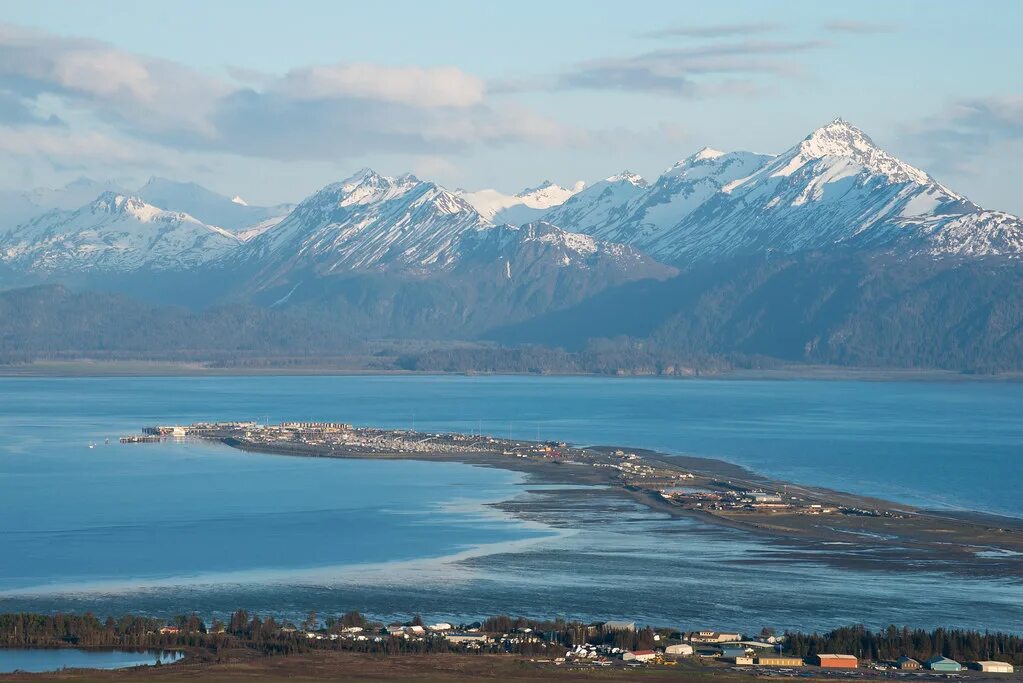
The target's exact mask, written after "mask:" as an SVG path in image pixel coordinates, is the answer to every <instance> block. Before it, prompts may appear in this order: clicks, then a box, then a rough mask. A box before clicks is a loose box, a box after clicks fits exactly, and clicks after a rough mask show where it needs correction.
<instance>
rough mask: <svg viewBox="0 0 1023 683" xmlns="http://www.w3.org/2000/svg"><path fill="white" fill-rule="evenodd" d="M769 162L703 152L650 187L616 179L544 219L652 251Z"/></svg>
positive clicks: (744, 154) (748, 154)
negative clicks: (705, 206)
mask: <svg viewBox="0 0 1023 683" xmlns="http://www.w3.org/2000/svg"><path fill="white" fill-rule="evenodd" d="M770 159H771V157H770V156H768V155H764V154H753V153H751V152H731V153H727V154H726V153H724V152H719V151H717V150H714V149H710V148H709V147H705V148H703V149H701V150H700V151H698V152H697V153H695V154H693V155H691V156H689V157H687V158H685V159H683V160H682V161H679V162H678V163H676V164H675V165H674V166H672V167H671V168H669V169H668V170H667V171H665V172H664V173H663V174H662V175H661V176H660V177H659V178H658V179H657V180H656V181H655V182H654V183H653V184H652V185H645V183H644V184H643V185H639V184H637V183H635V182H634V181H632V180H622V179H621V176H614V177H613V178H612V179H618V180H617V181H616V182H615V183H614V184H613V187H614V188H615V191H614V192H613V193H608V194H607V195H604V194H603V193H601V194H600V195H597V194H593V195H584V193H581V194H580V195H579V196H578V197H577V199H576V201H575V202H572V203H571V204H570V203H568V202H566V204H565V205H563V206H562V207H558V208H556V209H553V210H551V211H548V212H547V213H546V214H544V220H549V221H551V222H553V223H556V224H558V225H561V226H563V227H565V228H567V229H571V230H578V231H580V232H585V233H587V234H591V235H596V236H598V237H600V238H602V239H607V240H612V241H615V242H625V243H628V244H633V245H635V246H637V247H639V248H641V249H643V250H645V251H648V252H649V247H650V245H653V244H655V243H656V242H657V240H658V239H659V238H660V237H661V236H662V235H663V234H664V233H665V232H667V231H669V230H670V229H671V228H672V227H674V226H675V225H676V224H678V222H679V221H681V220H682V218H684V217H685V216H686V215H688V214H689V213H691V212H692V211H694V210H696V208H698V207H699V206H700V205H701V204H703V202H705V201H707V199H708V198H710V197H712V196H713V195H715V194H716V193H718V192H720V191H721V189H722V188H723V187H724V186H725V185H727V184H729V183H732V182H734V181H735V180H737V179H739V178H743V177H745V176H748V175H750V174H752V173H753V172H754V171H756V170H757V169H758V168H760V167H761V166H762V165H763V164H764V163H766V162H767V161H768V160H770ZM612 179H608V180H609V181H611V180H612ZM606 182H607V181H606ZM597 185H600V183H597ZM597 185H595V186H594V187H596V186H597Z"/></svg>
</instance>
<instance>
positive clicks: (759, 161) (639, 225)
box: [544, 119, 1023, 263]
mask: <svg viewBox="0 0 1023 683" xmlns="http://www.w3.org/2000/svg"><path fill="white" fill-rule="evenodd" d="M590 199H591V198H590V197H589V196H587V193H580V194H579V195H577V196H576V197H574V198H573V200H570V201H569V202H566V203H565V205H564V206H562V207H559V208H556V209H553V210H551V211H548V212H547V213H546V214H545V215H544V218H545V220H550V221H552V222H555V223H557V224H558V225H560V226H561V227H564V228H566V229H570V230H578V231H580V232H584V233H587V234H591V235H596V236H598V237H601V238H604V239H609V240H613V241H618V242H625V243H628V244H633V245H635V246H637V247H639V248H640V249H643V250H644V251H646V252H647V253H649V254H651V255H653V256H655V257H657V258H659V259H661V260H662V261H665V262H669V263H688V262H693V261H698V260H720V259H724V258H728V257H731V256H735V255H740V254H756V253H768V252H782V253H794V252H798V251H804V250H813V249H826V248H837V247H842V248H864V249H881V250H887V251H894V252H895V253H896V255H899V256H913V255H920V254H929V255H932V256H992V255H996V256H997V255H1001V256H1020V255H1023V222H1021V221H1020V219H1019V218H1017V217H1015V216H1011V215H1009V214H1006V213H1001V212H997V211H985V210H983V209H981V208H980V207H978V206H976V205H975V204H973V203H972V202H970V201H969V200H967V199H966V198H965V197H962V196H961V195H958V194H956V193H955V192H953V191H951V190H949V189H948V188H947V187H945V186H944V185H941V184H940V183H938V182H937V181H935V180H934V179H933V178H931V177H930V176H929V175H928V174H927V173H925V172H923V171H921V170H920V169H918V168H915V167H913V166H911V165H909V164H907V163H905V162H903V161H901V160H899V159H897V158H896V157H894V156H893V155H891V154H889V153H888V152H886V151H884V150H883V149H881V148H879V147H877V145H875V144H874V143H873V141H871V139H870V138H869V137H867V135H866V134H864V133H863V132H862V131H861V130H859V129H858V128H856V127H855V126H853V125H851V124H849V123H847V122H846V121H843V120H841V119H836V120H835V121H833V122H831V123H830V124H828V125H826V126H824V127H822V128H820V129H818V130H815V131H814V132H813V133H811V134H810V135H808V136H807V137H806V138H805V139H804V140H802V141H801V142H800V143H799V144H797V145H795V146H794V147H792V148H791V149H789V150H788V151H786V152H784V153H783V154H780V155H778V156H776V157H773V156H769V155H763V154H752V153H750V152H730V153H723V152H719V151H716V150H712V149H707V148H704V149H703V150H700V151H699V152H697V153H696V154H694V155H693V156H691V157H688V158H686V159H684V160H682V161H680V162H679V163H677V164H675V166H673V167H672V168H671V169H669V170H668V171H667V172H665V173H664V174H663V175H662V176H661V177H660V178H658V180H657V181H656V182H655V183H654V184H652V185H651V186H650V187H649V188H647V189H646V190H645V191H644V192H643V193H642V194H640V195H638V196H636V197H633V198H631V199H629V200H627V201H624V202H622V203H619V204H618V205H615V206H610V207H609V206H599V205H596V204H595V205H594V207H593V208H592V209H591V210H589V209H588V200H590ZM569 209H572V210H571V211H570V210H569Z"/></svg>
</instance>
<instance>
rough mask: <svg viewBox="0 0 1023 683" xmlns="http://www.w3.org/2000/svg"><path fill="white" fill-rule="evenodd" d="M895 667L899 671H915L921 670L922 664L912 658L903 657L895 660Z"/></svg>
mask: <svg viewBox="0 0 1023 683" xmlns="http://www.w3.org/2000/svg"><path fill="white" fill-rule="evenodd" d="M895 666H896V667H897V668H899V669H902V670H903V671H912V670H913V669H919V668H920V662H918V661H916V660H915V659H913V658H912V657H907V656H906V655H902V656H901V657H899V658H898V659H896V660H895Z"/></svg>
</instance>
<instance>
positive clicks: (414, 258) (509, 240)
mask: <svg viewBox="0 0 1023 683" xmlns="http://www.w3.org/2000/svg"><path fill="white" fill-rule="evenodd" d="M242 254H243V258H244V259H245V260H247V261H248V262H249V263H254V264H258V265H259V267H260V268H261V269H262V273H263V276H262V277H261V282H262V283H263V284H264V285H267V286H269V285H274V284H279V282H278V281H279V280H281V279H287V277H288V275H289V274H290V273H293V272H298V273H302V274H304V273H306V272H307V271H309V270H311V271H313V272H314V273H316V274H318V275H330V274H344V273H351V272H381V271H384V272H402V273H406V274H415V275H422V274H438V273H460V274H466V273H469V272H473V273H479V272H481V271H483V270H486V271H488V272H489V271H493V272H495V273H496V272H498V271H500V273H501V274H503V276H507V277H508V279H512V280H514V279H516V277H536V276H537V275H538V273H539V271H540V270H541V269H548V270H550V269H560V268H568V267H571V268H576V269H588V268H598V267H599V268H601V269H605V270H608V271H611V270H615V271H620V274H617V275H615V276H614V278H612V279H613V280H615V281H621V280H625V279H629V278H632V277H637V276H641V277H653V276H663V275H665V274H667V273H669V272H670V271H671V269H670V268H666V267H665V266H662V265H660V264H658V263H656V262H654V261H653V260H652V259H650V258H648V257H646V256H645V255H643V254H641V253H639V252H638V251H636V250H635V249H634V248H632V247H627V246H624V245H618V244H610V243H608V242H606V241H603V240H598V239H594V238H593V237H590V236H588V235H581V234H577V233H573V232H567V231H565V230H562V229H560V228H558V227H556V226H553V225H550V224H547V223H537V224H531V225H527V226H523V227H516V226H512V225H495V224H494V223H492V222H491V221H488V220H487V219H486V218H484V217H483V216H482V215H481V214H480V213H479V212H478V211H476V209H475V208H473V207H472V206H471V205H470V204H469V203H468V202H467V201H466V200H464V199H463V198H461V197H459V196H457V195H455V194H454V193H452V192H449V191H448V190H445V189H444V188H442V187H439V186H437V185H435V184H434V183H430V182H426V181H423V180H420V179H418V178H416V177H415V176H412V175H404V176H401V177H398V178H389V177H386V176H381V175H379V174H377V173H375V172H374V171H371V170H368V169H366V170H363V171H360V172H359V173H357V174H355V175H354V176H352V177H351V178H348V179H347V180H344V181H342V182H340V183H335V184H332V185H328V186H327V187H325V188H324V189H322V190H320V191H319V192H317V193H316V194H314V195H312V196H311V197H309V198H308V199H306V200H305V201H303V202H302V203H301V204H299V205H298V206H297V207H296V208H295V210H294V211H293V212H292V213H291V215H289V216H288V218H287V219H286V220H284V221H283V222H282V223H281V224H280V225H278V226H277V227H276V228H274V229H273V230H271V231H269V232H267V233H266V234H264V235H262V236H260V237H258V238H256V239H254V240H252V242H251V243H249V244H248V245H247V246H246V248H245V249H244V250H242ZM630 272H634V274H630ZM638 273H642V275H638Z"/></svg>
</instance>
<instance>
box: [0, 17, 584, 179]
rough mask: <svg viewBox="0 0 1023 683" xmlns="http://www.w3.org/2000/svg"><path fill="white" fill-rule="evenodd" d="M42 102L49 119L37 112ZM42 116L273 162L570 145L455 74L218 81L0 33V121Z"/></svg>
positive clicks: (105, 51) (113, 53) (418, 71)
mask: <svg viewBox="0 0 1023 683" xmlns="http://www.w3.org/2000/svg"><path fill="white" fill-rule="evenodd" d="M42 102H47V103H49V104H50V105H51V106H52V107H53V109H52V110H50V111H39V109H40V104H41V103H42ZM83 113H84V114H86V115H85V116H82V115H81V114H83ZM47 114H56V115H57V118H56V119H53V120H52V121H51V123H58V122H60V121H63V120H64V119H65V118H67V119H69V120H71V119H77V120H79V121H80V120H82V119H88V120H92V121H96V122H100V123H102V124H103V125H104V126H107V127H109V129H110V130H112V131H114V132H115V133H117V134H118V135H120V136H122V137H131V138H134V139H135V140H137V141H139V142H144V143H150V144H153V145H160V146H162V147H163V148H166V149H168V151H170V150H179V151H180V150H184V151H191V152H196V153H218V152H219V153H229V154H235V155H241V156H249V157H261V158H265V159H276V160H324V161H328V160H329V161H333V162H337V161H338V160H339V159H344V158H352V157H355V156H359V155H365V154H371V153H381V152H382V153H388V152H400V153H405V154H415V155H430V154H447V153H450V152H453V151H458V150H464V149H467V148H471V147H473V146H476V145H500V144H505V143H508V142H527V143H536V144H544V145H546V144H559V143H560V142H561V141H562V140H564V139H565V138H566V137H568V132H567V131H566V130H565V128H564V127H563V126H561V125H559V124H557V123H556V122H554V121H552V120H550V119H547V118H545V117H542V116H539V115H538V114H536V113H535V112H531V111H528V110H526V109H524V108H522V107H516V106H515V105H514V104H512V105H508V106H502V107H500V108H497V107H493V106H491V105H490V104H489V103H488V101H487V90H486V85H485V83H484V82H483V80H482V79H480V78H479V77H477V76H474V75H472V74H469V73H466V72H464V71H462V70H461V69H458V68H455V67H451V66H438V67H420V66H383V65H376V64H367V63H347V64H334V65H325V66H318V65H313V66H308V67H302V68H298V69H293V70H292V71H290V72H288V73H287V74H285V75H284V76H272V75H267V74H259V75H258V77H257V75H254V74H252V73H251V72H239V71H238V70H237V69H235V70H233V71H232V70H229V76H228V77H227V78H214V77H212V76H208V75H206V74H204V73H201V72H199V71H197V70H195V69H192V68H190V67H188V66H185V65H182V64H178V63H174V62H170V61H167V60H160V59H153V58H149V57H145V56H141V55H136V54H132V53H128V52H125V51H123V50H119V49H117V48H115V47H113V46H111V45H108V44H106V43H102V42H100V41H96V40H91V39H84V38H77V37H66V36H59V35H56V34H52V33H46V32H43V31H37V30H32V29H25V28H21V27H16V26H10V25H3V24H0V122H5V123H7V124H14V123H19V124H21V125H25V124H26V123H39V122H41V121H50V119H48V118H47ZM67 114H75V115H74V116H66V115H67ZM79 128H80V130H88V129H89V124H88V123H86V124H84V125H82V124H80V125H79ZM48 139H52V138H48ZM40 142H42V139H40ZM69 149H70V150H75V149H80V151H82V153H83V154H84V153H85V151H86V150H84V149H81V148H79V147H77V146H76V145H74V144H72V145H70V147H69Z"/></svg>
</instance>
